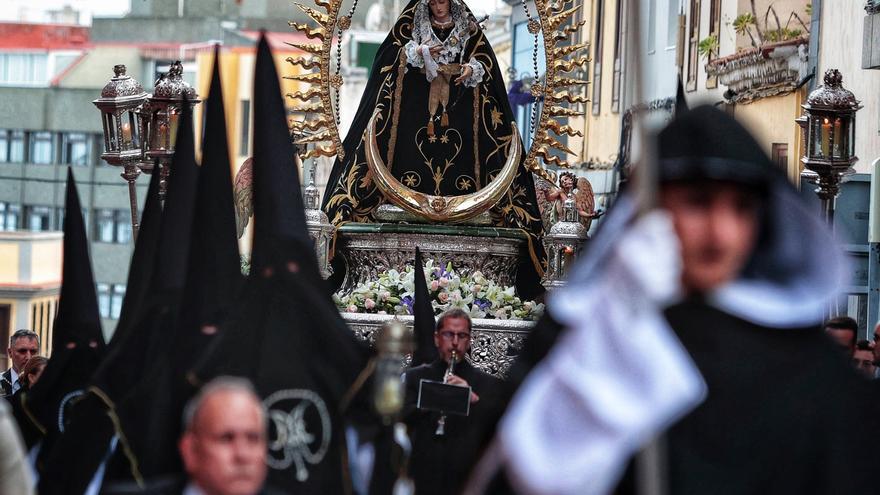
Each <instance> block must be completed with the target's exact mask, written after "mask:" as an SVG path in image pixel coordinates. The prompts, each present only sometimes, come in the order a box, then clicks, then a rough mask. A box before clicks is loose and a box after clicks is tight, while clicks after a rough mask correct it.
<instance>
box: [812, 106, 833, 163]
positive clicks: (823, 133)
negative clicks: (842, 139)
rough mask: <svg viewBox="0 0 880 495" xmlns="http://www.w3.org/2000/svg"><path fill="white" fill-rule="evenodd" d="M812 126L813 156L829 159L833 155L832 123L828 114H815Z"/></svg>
mask: <svg viewBox="0 0 880 495" xmlns="http://www.w3.org/2000/svg"><path fill="white" fill-rule="evenodd" d="M812 122H813V125H812V126H811V127H812V129H811V131H812V132H811V138H812V144H813V146H812V150H811V151H812V157H813V158H818V159H821V160H827V159H828V158H830V157H831V139H832V123H831V118H829V117H828V116H827V115H824V114H819V115H815V116H813V120H812Z"/></svg>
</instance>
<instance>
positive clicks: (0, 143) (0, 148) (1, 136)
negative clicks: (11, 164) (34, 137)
mask: <svg viewBox="0 0 880 495" xmlns="http://www.w3.org/2000/svg"><path fill="white" fill-rule="evenodd" d="M8 133H9V131H7V130H5V129H3V130H0V163H2V162H6V161H8V160H9V135H8Z"/></svg>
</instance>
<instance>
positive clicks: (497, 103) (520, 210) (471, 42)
mask: <svg viewBox="0 0 880 495" xmlns="http://www.w3.org/2000/svg"><path fill="white" fill-rule="evenodd" d="M374 112H376V113H377V115H376V120H375V122H376V124H375V139H376V144H377V147H378V149H379V150H380V151H379V154H380V155H381V158H382V159H383V161H384V163H385V166H386V167H387V168H388V169H389V170H390V171H391V173H392V174H393V175H394V177H396V178H397V180H398V181H400V182H401V183H402V184H403V185H404V186H406V187H408V188H410V189H412V190H415V191H417V192H420V193H424V194H430V195H434V196H457V195H464V194H470V193H473V192H475V191H477V190H479V189H481V188H483V187H485V186H486V184H488V183H489V182H490V181H491V180H492V179H493V178H494V177H495V176H496V175H497V174H499V172H501V170H502V168H503V167H504V165H505V163H506V162H507V160H508V153H509V150H510V149H511V148H513V147H512V146H510V143H511V140H512V139H519V137H518V135H517V134H516V133H515V132H513V130H512V127H511V122H513V120H514V117H513V112H512V111H511V108H510V104H509V103H508V101H507V93H506V90H505V87H504V81H503V80H502V78H501V71H500V70H499V68H498V63H497V61H496V59H495V54H494V52H493V51H492V47H491V46H490V45H489V43H488V41H487V40H486V37H485V36H484V34H483V31H482V30H481V29H480V27H479V25H478V24H477V23H476V21H475V20H474V17H473V14H472V13H471V12H470V10H469V9H468V7H467V6H466V5H465V4H464V3H463V2H462V1H461V0H411V1H410V3H409V4H408V5H407V6H406V8H404V10H403V12H402V13H401V14H400V16H399V17H398V19H397V21H396V22H395V24H394V27H393V28H392V30H391V32H390V33H389V34H388V37H387V38H386V39H385V41H384V42H383V43H382V45H381V46H380V48H379V51H378V53H377V54H376V59H375V61H374V63H373V68H372V71H371V73H370V79H369V81H368V82H367V86H366V89H365V90H364V95H363V97H362V98H361V102H360V105H359V107H358V110H357V113H356V114H355V117H354V121H353V122H352V125H351V128H350V130H349V132H348V135H347V136H346V138H345V141H344V143H343V148H344V149H345V151H346V152H345V157H344V158H343V159H339V158H337V160H336V162H335V163H334V165H333V170H332V171H331V174H330V179H329V182H328V184H327V190H326V193H325V195H324V200H323V209H324V211H325V212H326V213H327V216H328V217H329V218H330V221H331V222H333V223H334V224H335V225H337V226H339V225H341V224H343V223H345V222H373V221H374V213H375V211H376V208H377V207H378V206H379V205H380V204H381V203H382V202H383V195H382V192H381V191H380V190H379V189H378V188H377V186H376V184H375V183H374V180H373V177H372V173H371V172H370V169H369V166H368V164H367V161H366V155H365V150H366V148H367V146H368V143H366V139H365V135H364V131H365V129H366V128H367V125H368V123H369V121H370V120H371V119H372V117H373V114H374ZM490 214H491V216H492V220H493V222H494V223H495V225H496V226H498V227H510V228H516V229H521V230H522V231H523V232H524V233H525V234H527V237H528V239H529V242H528V246H527V250H528V253H527V256H524V257H523V259H524V260H525V262H524V263H522V264H521V265H520V267H519V271H518V275H517V287H518V289H519V292H520V294H521V295H522V296H525V297H534V296H535V295H536V294H537V293H538V292H540V291H541V290H542V289H541V287H540V284H539V280H540V275H541V274H542V273H543V267H544V266H545V255H544V250H543V247H542V245H541V242H540V239H541V237H542V235H543V226H542V223H541V215H540V212H539V210H538V204H537V199H536V196H535V185H534V182H533V179H532V174H531V173H530V172H529V171H528V170H526V168H525V167H524V165H523V163H522V158H521V159H520V163H519V168H518V171H517V175H516V177H515V178H514V179H513V182H512V183H511V186H510V188H509V189H508V190H507V191H506V192H505V194H504V196H503V197H502V199H501V200H500V201H499V202H498V203H497V204H496V205H495V207H494V208H492V209H491V210H490Z"/></svg>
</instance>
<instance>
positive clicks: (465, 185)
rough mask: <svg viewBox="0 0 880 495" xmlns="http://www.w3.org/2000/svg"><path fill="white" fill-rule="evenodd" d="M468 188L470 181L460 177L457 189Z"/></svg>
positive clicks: (463, 189)
mask: <svg viewBox="0 0 880 495" xmlns="http://www.w3.org/2000/svg"><path fill="white" fill-rule="evenodd" d="M470 188H471V181H470V180H468V179H465V178H464V177H462V178H461V180H459V181H458V189H459V190H461V191H467V190H468V189H470Z"/></svg>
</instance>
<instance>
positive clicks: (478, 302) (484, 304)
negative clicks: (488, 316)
mask: <svg viewBox="0 0 880 495" xmlns="http://www.w3.org/2000/svg"><path fill="white" fill-rule="evenodd" d="M474 304H476V305H477V307H478V308H480V311H486V308H489V307H491V306H492V303H491V302H489V301H488V300H486V299H475V300H474Z"/></svg>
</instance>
